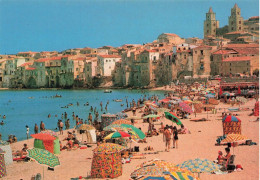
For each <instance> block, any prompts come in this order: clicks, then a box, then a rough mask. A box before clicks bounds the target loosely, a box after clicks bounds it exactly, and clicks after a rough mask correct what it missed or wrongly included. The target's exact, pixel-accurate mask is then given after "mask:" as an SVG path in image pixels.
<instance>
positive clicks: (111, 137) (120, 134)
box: [104, 131, 130, 139]
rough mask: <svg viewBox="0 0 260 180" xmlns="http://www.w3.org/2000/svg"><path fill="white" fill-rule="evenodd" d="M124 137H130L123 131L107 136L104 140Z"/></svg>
mask: <svg viewBox="0 0 260 180" xmlns="http://www.w3.org/2000/svg"><path fill="white" fill-rule="evenodd" d="M124 137H130V134H128V133H126V132H123V131H118V132H113V133H111V134H109V135H107V136H106V137H105V138H104V139H115V138H124Z"/></svg>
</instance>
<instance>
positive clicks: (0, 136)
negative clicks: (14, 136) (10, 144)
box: [0, 133, 2, 141]
mask: <svg viewBox="0 0 260 180" xmlns="http://www.w3.org/2000/svg"><path fill="white" fill-rule="evenodd" d="M1 140H2V134H1V133H0V141H1Z"/></svg>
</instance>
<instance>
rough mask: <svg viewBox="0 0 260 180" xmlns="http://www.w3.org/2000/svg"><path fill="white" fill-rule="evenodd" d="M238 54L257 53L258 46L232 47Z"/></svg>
mask: <svg viewBox="0 0 260 180" xmlns="http://www.w3.org/2000/svg"><path fill="white" fill-rule="evenodd" d="M232 49H233V50H235V51H236V52H237V53H238V54H259V48H232Z"/></svg>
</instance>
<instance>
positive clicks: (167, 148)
mask: <svg viewBox="0 0 260 180" xmlns="http://www.w3.org/2000/svg"><path fill="white" fill-rule="evenodd" d="M164 137H165V141H166V143H165V151H167V152H169V151H170V145H171V132H170V130H169V128H168V126H166V127H165V128H164Z"/></svg>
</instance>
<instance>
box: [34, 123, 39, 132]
mask: <svg viewBox="0 0 260 180" xmlns="http://www.w3.org/2000/svg"><path fill="white" fill-rule="evenodd" d="M38 131H39V127H38V125H37V124H36V123H35V126H34V134H38Z"/></svg>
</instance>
